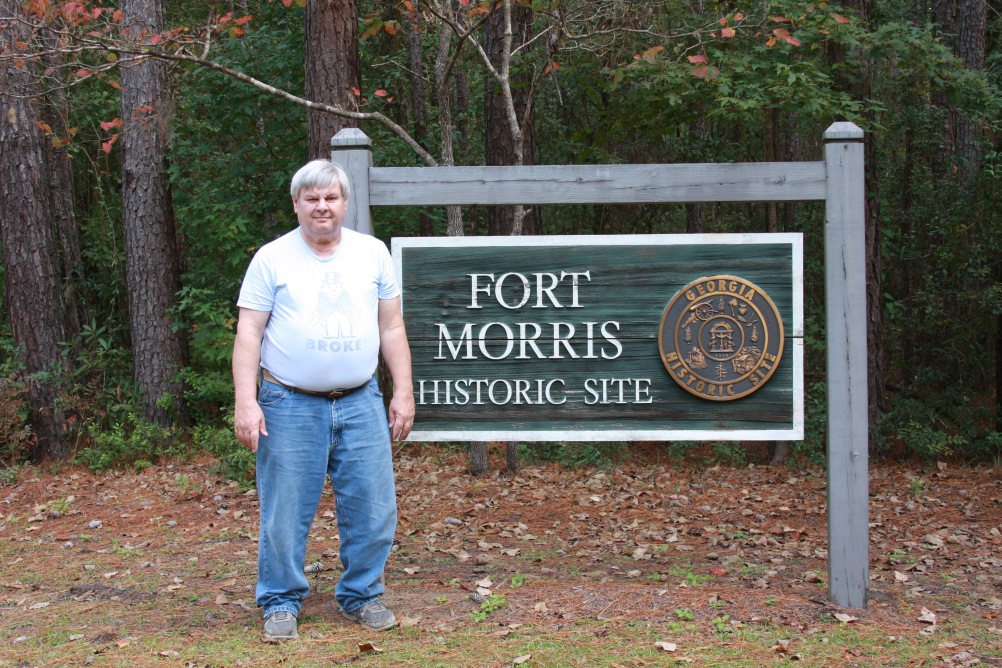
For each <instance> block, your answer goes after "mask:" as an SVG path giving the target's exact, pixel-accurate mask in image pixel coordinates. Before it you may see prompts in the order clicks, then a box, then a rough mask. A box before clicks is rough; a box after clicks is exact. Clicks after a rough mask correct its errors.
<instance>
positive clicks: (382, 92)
mask: <svg viewBox="0 0 1002 668" xmlns="http://www.w3.org/2000/svg"><path fill="white" fill-rule="evenodd" d="M375 94H376V97H386V95H387V93H386V91H385V90H383V89H382V88H380V89H379V90H377V91H376V93H375Z"/></svg>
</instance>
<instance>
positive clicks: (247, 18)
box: [234, 14, 253, 26]
mask: <svg viewBox="0 0 1002 668" xmlns="http://www.w3.org/2000/svg"><path fill="white" fill-rule="evenodd" d="M252 18H253V17H252V16H251V15H250V14H248V15H247V16H241V17H240V18H238V19H237V20H236V21H234V23H236V24H237V25H238V26H242V25H243V24H245V23H247V22H249V21H250V20H251V19H252Z"/></svg>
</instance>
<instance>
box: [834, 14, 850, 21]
mask: <svg viewBox="0 0 1002 668" xmlns="http://www.w3.org/2000/svg"><path fill="white" fill-rule="evenodd" d="M832 18H833V19H835V23H849V22H850V19H849V18H848V17H846V16H842V15H841V14H832Z"/></svg>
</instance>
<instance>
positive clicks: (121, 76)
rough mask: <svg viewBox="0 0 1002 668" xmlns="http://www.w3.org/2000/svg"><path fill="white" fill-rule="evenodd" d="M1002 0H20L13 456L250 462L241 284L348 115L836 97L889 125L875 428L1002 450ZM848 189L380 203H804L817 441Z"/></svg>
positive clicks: (877, 224) (551, 210)
mask: <svg viewBox="0 0 1002 668" xmlns="http://www.w3.org/2000/svg"><path fill="white" fill-rule="evenodd" d="M999 9H1000V5H999V3H998V2H989V1H988V0H934V2H932V3H920V2H915V1H914V0H888V1H886V2H881V3H873V2H870V1H869V0H848V1H847V2H842V3H836V2H823V1H821V2H805V1H803V0H777V1H771V0H770V1H764V2H744V1H741V0H739V1H736V2H709V1H706V0H690V1H688V2H677V1H675V0H602V1H595V0H532V1H531V2H530V1H529V0H504V1H502V2H497V3H495V4H491V3H481V2H475V1H474V0H453V1H451V2H450V1H449V0H405V1H404V2H397V1H395V0H389V1H375V0H357V2H356V0H325V1H321V0H296V1H293V0H281V1H276V2H271V1H269V2H254V1H252V0H243V1H241V2H228V3H227V2H222V3H220V2H202V1H195V2H164V0H122V2H121V3H118V4H113V3H110V4H101V3H90V2H50V1H48V0H29V1H28V2H22V1H21V0H0V104H2V107H3V110H4V116H3V117H2V118H0V121H3V122H0V178H2V182H0V228H2V245H3V263H2V270H3V273H4V292H3V295H2V296H0V298H2V305H3V309H2V313H3V321H2V322H0V461H2V462H3V464H4V465H5V466H6V467H7V469H6V471H7V472H11V471H16V467H17V466H18V465H19V464H21V463H23V462H24V461H26V460H28V459H31V460H34V461H41V460H44V459H48V458H52V459H57V460H59V459H66V458H70V457H74V458H76V461H78V462H80V463H83V464H85V465H87V466H89V467H91V468H94V469H107V468H111V467H117V466H133V467H136V468H144V467H147V466H149V465H150V464H151V463H152V462H155V461H156V460H157V459H158V458H159V457H161V456H163V455H169V454H174V455H184V454H185V453H191V452H194V451H203V450H207V451H208V452H209V453H210V454H213V455H215V456H216V457H218V458H219V461H220V468H221V470H222V472H223V473H226V474H228V475H233V476H234V477H238V478H239V477H245V476H246V475H248V474H249V472H250V471H251V469H252V460H251V458H250V456H249V454H248V453H246V452H244V451H242V450H241V449H240V448H239V446H238V445H237V444H236V442H235V440H234V439H233V436H232V425H231V420H232V401H233V399H232V384H231V380H230V372H229V360H230V353H231V349H232V339H233V334H234V324H235V316H236V308H235V305H234V301H235V297H236V294H237V291H238V288H239V283H240V280H241V278H242V275H243V272H244V270H245V268H246V266H247V263H248V262H249V260H250V257H251V255H252V254H253V252H254V251H255V250H256V249H257V248H259V247H260V246H261V245H262V244H263V243H266V242H267V241H269V240H270V239H273V238H275V237H277V236H278V235H280V234H282V233H284V232H285V231H287V230H288V229H290V228H291V227H292V226H293V225H294V218H293V217H292V215H291V211H290V206H289V200H288V180H289V178H290V176H291V174H292V172H293V171H294V170H295V169H296V168H297V167H298V166H299V165H301V164H302V163H303V162H305V161H306V160H307V159H309V158H313V157H323V156H326V155H328V152H329V141H330V137H331V136H333V134H334V133H336V132H337V130H339V129H341V128H343V127H351V126H361V127H363V128H364V130H365V132H366V133H367V134H368V135H369V136H370V137H371V138H372V142H373V160H374V163H375V164H377V165H381V166H402V165H422V164H423V165H436V164H438V165H449V164H457V165H477V164H488V165H518V164H593V163H645V162H649V163H680V162H681V163H691V162H755V161H780V160H782V161H786V160H792V161H797V160H817V159H819V158H820V155H821V137H822V133H823V131H824V129H825V128H826V127H828V126H829V125H830V124H831V123H832V122H833V121H838V120H849V121H853V122H855V123H856V124H858V125H860V126H861V127H862V128H864V130H865V131H866V133H867V134H866V155H867V174H866V179H867V244H866V245H867V270H868V275H867V285H868V290H867V292H868V305H867V312H868V330H869V332H868V333H869V339H868V340H869V347H870V367H869V371H870V387H869V390H870V392H869V395H870V396H869V398H870V418H871V453H872V454H874V455H878V456H888V457H918V458H922V459H927V460H945V459H949V458H953V459H955V460H959V461H963V462H988V463H995V464H997V463H998V460H999V457H1000V454H1002V410H1000V407H999V393H998V389H997V388H998V386H999V384H1000V380H1002V229H1000V228H1002V218H1000V216H999V214H998V210H999V205H1000V202H999V198H1000V193H999V184H1000V179H1002V143H1000V136H999V130H1000V123H999V119H1000V113H999V111H1000V109H1002V86H1000V65H1002V62H1000V59H1002V49H1000V48H999V40H1000V32H1002V31H1000V29H1002V15H1000V12H999ZM304 63H305V66H304ZM823 216H824V213H823V209H822V207H821V205H820V204H818V205H814V204H799V203H778V204H777V203H761V204H718V203H705V204H687V205H647V204H638V205H632V206H615V207H613V206H599V205H595V206H573V207H572V206H566V207H511V208H501V207H464V208H462V209H460V208H459V207H448V208H445V207H443V208H440V209H435V208H426V209H420V208H416V207H415V208H400V209H383V210H380V211H378V212H376V213H375V219H374V221H375V226H376V234H377V236H379V237H380V238H382V239H384V240H386V241H388V240H389V239H390V238H391V237H395V236H413V235H446V234H448V235H453V236H455V235H464V234H465V235H483V234H492V235H497V234H520V233H526V234H640V233H645V234H646V233H658V234H668V233H683V232H766V231H783V232H803V233H804V235H805V237H804V238H805V306H806V308H805V315H806V318H805V337H806V342H807V346H806V348H807V355H806V364H805V366H806V376H807V383H806V386H807V411H808V415H807V423H808V424H807V427H808V434H807V438H806V440H805V441H804V442H803V443H795V444H793V446H792V447H793V451H792V454H793V455H794V456H796V457H800V458H803V459H807V460H811V461H814V462H817V463H822V464H823V462H824V456H825V454H824V438H825V421H826V411H825V371H824V359H825V351H824V348H825V341H824V332H825V316H824V294H823V290H824V288H823V286H824V270H825V269H824V262H823V246H822V241H823V225H824V217H823ZM614 445H615V444H590V445H586V446H583V445H582V444H554V445H552V446H546V447H545V448H543V447H542V446H537V447H536V448H535V449H533V452H535V453H536V454H540V453H542V454H550V455H553V456H555V457H557V458H560V457H566V458H576V459H581V458H583V457H589V456H594V457H601V456H602V452H601V451H602V448H603V447H612V446H614ZM689 445H691V444H677V443H676V444H666V446H665V447H666V448H668V449H669V450H671V451H672V452H673V453H676V454H677V453H679V452H681V451H683V450H684V449H685V448H686V447H689ZM523 448H524V449H525V448H526V446H523ZM778 450H779V453H778V457H779V458H782V457H783V456H788V455H789V454H790V453H789V452H786V451H784V450H783V448H778ZM717 452H718V453H719V454H720V455H721V456H722V457H724V458H728V457H729V458H732V459H733V458H740V457H741V456H742V455H741V454H740V452H739V449H738V448H734V447H731V446H721V447H720V448H718V449H717Z"/></svg>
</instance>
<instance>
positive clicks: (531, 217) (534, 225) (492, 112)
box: [484, 2, 542, 236]
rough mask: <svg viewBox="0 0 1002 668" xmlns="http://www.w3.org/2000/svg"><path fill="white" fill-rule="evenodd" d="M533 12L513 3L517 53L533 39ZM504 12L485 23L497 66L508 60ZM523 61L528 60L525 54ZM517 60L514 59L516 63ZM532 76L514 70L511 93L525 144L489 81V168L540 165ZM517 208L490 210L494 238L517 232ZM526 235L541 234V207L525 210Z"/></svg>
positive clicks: (486, 127)
mask: <svg viewBox="0 0 1002 668" xmlns="http://www.w3.org/2000/svg"><path fill="white" fill-rule="evenodd" d="M532 19H533V12H532V9H531V8H530V7H527V6H525V5H522V4H520V3H515V2H513V3H512V5H511V29H512V44H511V48H512V50H513V51H514V50H515V49H517V48H518V47H519V46H521V45H523V44H525V43H526V42H527V41H529V40H530V39H532ZM504 37H505V21H504V12H503V11H501V8H500V7H497V8H495V9H494V11H493V12H492V13H491V15H490V18H488V20H487V22H486V23H485V24H484V51H486V52H487V55H488V56H489V57H490V59H491V62H492V63H494V65H495V66H498V65H500V63H501V59H502V58H503V57H504V54H503V50H504V46H505V39H504ZM520 58H524V55H523V56H521V57H520ZM516 59H517V57H513V60H516ZM531 83H532V73H531V72H530V71H520V70H519V69H518V68H517V67H515V66H513V67H512V72H511V91H512V101H513V102H514V105H515V116H516V118H517V120H518V122H519V124H520V125H521V127H522V142H521V146H518V145H517V143H518V139H517V138H516V137H515V135H514V133H513V132H512V128H511V123H510V122H509V116H508V109H507V107H506V100H505V99H504V95H503V94H502V92H501V90H500V87H499V85H498V83H497V81H496V80H495V79H493V78H488V80H487V91H486V95H485V96H484V133H485V141H486V144H485V148H486V152H485V155H486V163H487V164H488V165H534V164H536V139H535V130H534V123H533V119H532V112H531V106H530V104H531V99H530V87H531ZM517 209H518V207H516V206H492V207H488V208H487V228H488V234H490V235H491V236H508V235H510V234H512V232H513V231H514V230H515V229H516V221H517V214H518V211H517ZM522 232H523V233H524V234H541V233H542V221H541V219H540V216H539V207H531V208H526V209H525V214H524V218H523V220H522Z"/></svg>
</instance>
